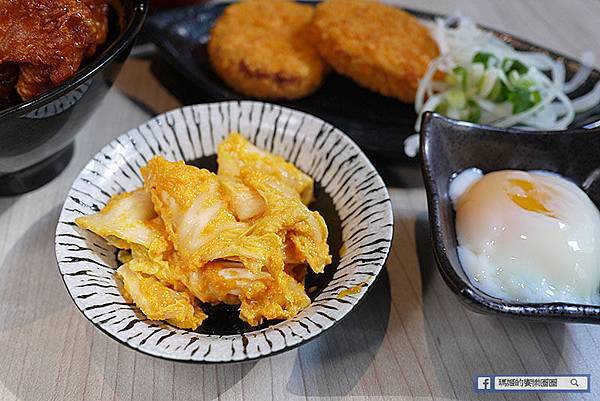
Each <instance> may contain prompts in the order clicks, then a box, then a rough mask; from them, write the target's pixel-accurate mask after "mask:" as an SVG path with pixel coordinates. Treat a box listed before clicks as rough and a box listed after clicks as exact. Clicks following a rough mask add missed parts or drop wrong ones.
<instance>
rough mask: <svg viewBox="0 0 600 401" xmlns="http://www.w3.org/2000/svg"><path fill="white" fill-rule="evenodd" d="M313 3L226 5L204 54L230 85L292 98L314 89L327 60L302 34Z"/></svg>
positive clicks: (253, 0)
mask: <svg viewBox="0 0 600 401" xmlns="http://www.w3.org/2000/svg"><path fill="white" fill-rule="evenodd" d="M313 12H314V10H313V7H311V6H308V5H303V4H298V3H296V2H293V1H287V0H249V1H242V2H239V3H234V4H232V5H230V6H229V7H227V9H226V10H225V12H224V13H223V15H222V16H221V17H220V18H219V20H218V21H217V22H216V24H215V26H214V27H213V29H212V31H211V36H210V41H209V42H208V55H209V58H210V61H211V64H212V66H213V68H214V69H215V71H216V73H217V74H218V75H219V76H220V77H221V78H222V79H223V80H224V81H225V82H226V83H227V84H228V85H229V86H231V87H232V88H233V89H235V90H236V91H238V92H241V93H243V94H245V95H248V96H253V97H257V98H262V99H298V98H301V97H304V96H306V95H308V94H310V93H312V92H313V91H315V90H316V89H317V88H318V87H319V86H320V85H321V83H322V81H323V78H324V76H325V74H326V72H327V66H326V64H325V63H324V62H323V60H322V59H321V57H320V56H319V55H318V53H317V51H316V50H315V49H314V47H313V46H312V45H311V44H310V43H309V41H308V40H307V35H306V28H307V26H308V23H309V22H310V20H311V18H312V16H313Z"/></svg>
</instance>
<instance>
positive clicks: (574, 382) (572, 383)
mask: <svg viewBox="0 0 600 401" xmlns="http://www.w3.org/2000/svg"><path fill="white" fill-rule="evenodd" d="M571 386H575V387H579V383H577V379H575V378H573V379H571Z"/></svg>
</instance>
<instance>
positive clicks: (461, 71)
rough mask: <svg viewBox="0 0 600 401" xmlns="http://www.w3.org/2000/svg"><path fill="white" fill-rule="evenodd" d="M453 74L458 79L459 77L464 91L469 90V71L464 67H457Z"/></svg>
mask: <svg viewBox="0 0 600 401" xmlns="http://www.w3.org/2000/svg"><path fill="white" fill-rule="evenodd" d="M452 72H453V73H454V75H455V76H456V77H458V80H459V82H460V84H461V85H462V90H464V91H466V90H467V88H468V84H469V82H468V79H469V73H468V72H467V69H466V68H465V67H463V66H460V65H459V66H458V67H455V68H454V69H453V70H452Z"/></svg>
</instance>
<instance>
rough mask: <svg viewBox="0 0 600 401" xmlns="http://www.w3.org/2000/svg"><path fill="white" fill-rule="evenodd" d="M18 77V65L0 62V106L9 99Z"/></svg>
mask: <svg viewBox="0 0 600 401" xmlns="http://www.w3.org/2000/svg"><path fill="white" fill-rule="evenodd" d="M18 78H19V67H17V65H16V64H14V63H4V64H0V107H3V106H5V105H6V104H8V102H9V101H10V97H11V95H12V93H13V91H14V89H15V85H16V84H17V79H18Z"/></svg>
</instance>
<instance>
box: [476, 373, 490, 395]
mask: <svg viewBox="0 0 600 401" xmlns="http://www.w3.org/2000/svg"><path fill="white" fill-rule="evenodd" d="M491 389H492V378H491V377H490V376H477V390H484V391H485V390H491Z"/></svg>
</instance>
